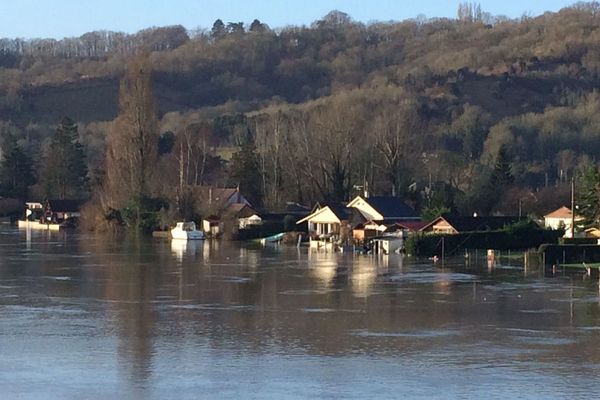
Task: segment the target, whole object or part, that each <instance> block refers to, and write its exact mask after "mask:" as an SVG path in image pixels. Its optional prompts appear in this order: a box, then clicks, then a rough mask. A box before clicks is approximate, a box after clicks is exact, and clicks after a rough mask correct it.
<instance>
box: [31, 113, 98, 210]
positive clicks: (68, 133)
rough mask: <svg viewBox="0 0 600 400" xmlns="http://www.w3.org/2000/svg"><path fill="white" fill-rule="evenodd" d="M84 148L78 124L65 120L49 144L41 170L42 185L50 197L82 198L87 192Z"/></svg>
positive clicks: (67, 118)
mask: <svg viewBox="0 0 600 400" xmlns="http://www.w3.org/2000/svg"><path fill="white" fill-rule="evenodd" d="M87 172H88V171H87V164H86V159H85V151H84V148H83V146H82V144H81V143H80V142H79V132H78V131H77V125H76V124H75V122H74V121H73V120H71V119H70V118H69V117H65V118H63V119H62V121H61V122H60V124H59V125H58V128H57V129H56V131H55V132H54V135H53V136H52V138H51V140H50V145H49V146H48V152H47V154H46V160H45V163H44V168H43V171H42V177H43V186H44V190H45V193H46V196H47V197H49V198H59V199H66V198H82V197H85V194H86V193H87V184H88V176H87Z"/></svg>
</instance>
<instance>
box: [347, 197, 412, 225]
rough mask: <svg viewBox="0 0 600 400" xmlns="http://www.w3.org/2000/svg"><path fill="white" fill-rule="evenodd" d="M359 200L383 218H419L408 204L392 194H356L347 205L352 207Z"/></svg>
mask: <svg viewBox="0 0 600 400" xmlns="http://www.w3.org/2000/svg"><path fill="white" fill-rule="evenodd" d="M361 200H362V201H364V202H365V203H367V204H368V205H370V206H371V207H372V208H373V209H374V210H375V211H377V213H379V214H380V215H381V216H382V217H383V219H420V217H419V215H418V214H417V213H416V212H415V210H413V209H412V208H411V207H410V206H409V205H408V204H406V203H405V202H403V201H402V200H401V199H399V198H398V197H393V196H371V197H367V198H363V197H361V196H356V197H355V198H354V200H352V201H351V202H350V203H348V207H354V206H355V204H356V203H357V202H359V201H361Z"/></svg>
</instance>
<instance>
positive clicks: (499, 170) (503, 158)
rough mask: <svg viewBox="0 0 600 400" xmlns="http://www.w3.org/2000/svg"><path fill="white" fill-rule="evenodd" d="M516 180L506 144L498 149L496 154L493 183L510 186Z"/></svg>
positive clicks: (494, 184)
mask: <svg viewBox="0 0 600 400" xmlns="http://www.w3.org/2000/svg"><path fill="white" fill-rule="evenodd" d="M514 181H515V178H514V176H513V174H512V171H511V167H510V160H509V157H508V153H507V151H506V148H505V147H504V146H502V147H500V149H499V150H498V155H497V156H496V163H495V164H494V170H493V171H492V182H491V183H492V185H493V186H508V185H511V184H512V183H513V182H514Z"/></svg>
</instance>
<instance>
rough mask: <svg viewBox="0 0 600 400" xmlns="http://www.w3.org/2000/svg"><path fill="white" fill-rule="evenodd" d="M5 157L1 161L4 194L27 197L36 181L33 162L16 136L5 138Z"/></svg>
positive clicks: (0, 180) (0, 182)
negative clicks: (30, 187)
mask: <svg viewBox="0 0 600 400" xmlns="http://www.w3.org/2000/svg"><path fill="white" fill-rule="evenodd" d="M3 154H4V157H3V159H2V161H1V162H0V189H1V191H2V195H4V196H9V197H16V198H20V199H25V198H27V191H28V189H29V186H31V185H33V184H34V183H35V175H34V172H33V162H32V161H31V158H30V157H29V155H27V153H26V152H25V151H24V150H23V148H22V147H21V146H19V144H18V143H17V140H16V138H15V137H14V136H12V135H8V136H6V137H5V138H4V146H3Z"/></svg>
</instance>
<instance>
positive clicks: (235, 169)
mask: <svg viewBox="0 0 600 400" xmlns="http://www.w3.org/2000/svg"><path fill="white" fill-rule="evenodd" d="M229 177H230V181H231V182H230V183H231V184H233V185H237V186H238V187H239V189H240V191H241V192H242V193H244V196H245V197H246V198H248V200H249V201H250V202H251V203H252V204H253V205H254V206H255V207H256V206H260V205H261V202H262V190H261V187H262V185H261V173H260V162H259V158H258V154H257V152H256V146H255V145H254V141H253V140H252V139H251V138H248V139H247V140H246V142H245V143H244V144H243V145H242V147H241V149H240V150H239V151H238V152H236V153H234V154H233V156H232V157H231V168H230V171H229Z"/></svg>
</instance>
